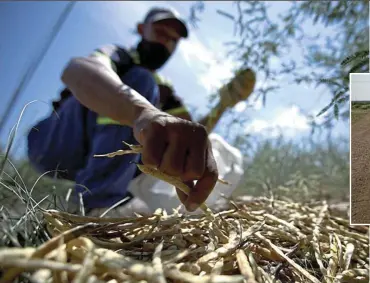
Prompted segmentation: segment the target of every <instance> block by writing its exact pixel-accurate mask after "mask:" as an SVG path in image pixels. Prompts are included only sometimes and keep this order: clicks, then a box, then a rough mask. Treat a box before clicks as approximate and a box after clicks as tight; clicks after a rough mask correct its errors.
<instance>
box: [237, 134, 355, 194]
mask: <svg viewBox="0 0 370 283" xmlns="http://www.w3.org/2000/svg"><path fill="white" fill-rule="evenodd" d="M257 144H258V146H257V148H256V149H255V150H254V152H253V153H252V154H251V156H250V160H249V161H246V164H245V174H244V177H243V181H242V182H241V184H240V186H239V187H238V188H237V190H236V191H235V195H252V196H261V195H265V196H269V195H270V194H271V193H272V194H273V195H274V196H275V197H277V198H284V197H289V198H291V199H293V200H295V201H311V200H312V201H314V200H323V199H328V200H330V199H336V200H338V199H339V200H340V199H342V200H348V194H349V149H348V141H347V140H341V139H336V140H331V139H330V138H329V139H327V140H326V141H325V142H322V141H321V142H317V141H316V142H315V141H313V140H312V139H308V138H306V139H302V140H301V142H300V143H295V142H292V141H289V140H287V139H285V138H283V137H280V138H278V139H266V140H260V141H259V143H257Z"/></svg>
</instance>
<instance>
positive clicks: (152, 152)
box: [133, 108, 218, 211]
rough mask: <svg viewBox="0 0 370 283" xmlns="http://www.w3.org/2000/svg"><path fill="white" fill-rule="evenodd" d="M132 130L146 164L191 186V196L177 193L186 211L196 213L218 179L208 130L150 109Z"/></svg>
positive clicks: (140, 116) (143, 112) (137, 120)
mask: <svg viewBox="0 0 370 283" xmlns="http://www.w3.org/2000/svg"><path fill="white" fill-rule="evenodd" d="M133 128H134V135H135V138H136V140H137V141H138V142H139V143H140V144H141V145H142V146H143V152H142V160H143V163H144V164H145V165H147V166H152V167H154V168H157V169H158V170H160V171H161V172H163V173H166V174H168V175H171V176H174V177H179V178H181V179H182V180H183V181H184V182H185V183H186V184H187V185H189V186H190V187H192V191H191V194H190V195H189V196H186V195H185V194H184V193H183V192H181V191H180V190H178V189H177V194H178V196H179V199H180V201H181V202H182V203H183V204H184V205H185V207H186V209H187V210H189V211H194V210H196V209H197V208H198V207H199V205H200V204H202V203H203V202H205V201H206V199H207V198H208V196H209V195H210V193H211V192H212V190H213V188H214V186H215V184H216V182H217V179H218V171H217V164H216V161H215V159H214V157H213V153H212V148H211V144H210V141H209V139H208V133H207V131H206V129H205V127H204V126H202V125H200V124H198V123H193V122H190V121H186V120H183V119H180V118H176V117H174V116H171V115H169V114H166V113H164V112H161V111H159V110H157V109H153V108H149V109H145V110H143V111H142V112H141V114H140V115H139V117H138V118H137V119H136V120H135V122H134V127H133ZM195 180H197V183H196V184H195V185H193V184H194V182H193V181H195Z"/></svg>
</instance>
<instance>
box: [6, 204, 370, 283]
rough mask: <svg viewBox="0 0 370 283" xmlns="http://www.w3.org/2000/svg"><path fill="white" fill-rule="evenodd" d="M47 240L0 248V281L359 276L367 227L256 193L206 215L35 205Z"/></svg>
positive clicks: (363, 274) (365, 262)
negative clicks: (87, 211) (101, 213)
mask: <svg viewBox="0 0 370 283" xmlns="http://www.w3.org/2000/svg"><path fill="white" fill-rule="evenodd" d="M43 214H44V218H45V222H46V225H47V229H48V231H49V233H51V234H52V235H53V238H52V239H51V240H50V241H48V242H46V243H44V244H43V245H42V246H40V247H38V248H25V249H19V248H13V249H12V248H7V249H1V250H0V266H1V267H2V269H4V273H3V277H2V278H1V280H0V282H12V281H13V280H14V278H17V277H19V276H20V274H21V273H24V272H29V273H30V274H31V275H30V277H31V279H33V282H110V283H113V282H141V283H144V282H160V283H162V282H220V283H228V282H247V283H252V282H271V283H272V282H315V283H316V282H364V283H365V282H369V275H368V269H369V239H368V227H364V226H352V227H351V226H350V225H349V222H348V221H347V220H345V219H343V218H340V217H336V216H333V215H332V214H331V211H330V209H329V208H328V206H327V205H326V204H325V203H324V204H320V205H311V206H305V205H300V204H297V203H292V202H285V201H279V200H275V201H271V200H269V199H265V198H260V199H254V200H250V201H248V202H245V201H244V202H240V201H238V202H237V203H236V204H230V207H228V208H226V209H222V210H221V211H220V212H217V213H215V214H214V218H213V219H211V218H210V217H208V216H207V215H184V214H180V213H179V212H178V211H177V210H174V211H173V213H171V214H167V213H166V211H161V210H158V211H157V212H156V213H154V214H153V215H151V216H137V217H135V218H115V219H113V218H92V217H81V216H76V215H71V214H67V213H63V212H60V211H54V210H49V211H44V213H43Z"/></svg>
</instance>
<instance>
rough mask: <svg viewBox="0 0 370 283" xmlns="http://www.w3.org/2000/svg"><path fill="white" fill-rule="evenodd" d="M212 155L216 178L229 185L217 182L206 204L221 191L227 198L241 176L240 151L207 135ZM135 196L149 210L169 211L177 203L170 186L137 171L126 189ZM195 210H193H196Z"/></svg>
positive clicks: (241, 159) (218, 196) (217, 138)
mask: <svg viewBox="0 0 370 283" xmlns="http://www.w3.org/2000/svg"><path fill="white" fill-rule="evenodd" d="M209 139H210V141H211V144H212V150H213V155H214V157H215V159H216V162H217V168H218V171H219V178H222V179H224V180H226V181H228V182H229V183H231V185H224V184H221V183H220V182H218V183H217V184H216V186H215V188H214V189H213V191H212V193H211V194H210V196H209V197H208V199H207V200H206V204H207V205H208V206H210V207H212V206H213V205H214V204H215V203H216V202H217V201H218V200H219V199H220V196H221V194H223V195H224V196H225V197H229V196H230V195H231V194H232V192H233V191H234V190H235V188H236V187H237V185H238V184H239V182H240V180H241V177H242V176H243V173H244V170H243V157H242V154H241V152H240V151H239V150H238V149H237V148H235V147H232V146H231V145H229V144H228V143H227V142H226V141H225V140H224V139H223V138H222V137H221V136H219V135H217V134H210V135H209ZM128 190H129V191H130V192H131V193H132V194H133V195H134V196H135V197H137V198H139V199H141V200H142V201H144V202H145V203H146V205H147V206H148V207H149V209H150V210H151V211H152V212H154V211H155V210H156V209H157V208H163V209H165V210H166V211H168V212H169V213H171V212H172V209H174V208H177V207H179V206H180V204H181V203H180V201H179V199H178V197H177V194H176V189H175V187H174V186H172V185H170V184H168V183H167V182H164V181H162V180H159V179H157V178H155V177H152V176H150V175H146V174H141V175H140V176H138V177H137V178H136V179H134V180H133V181H132V182H131V183H130V186H129V189H128ZM199 212H200V210H199V209H198V210H197V211H195V213H199Z"/></svg>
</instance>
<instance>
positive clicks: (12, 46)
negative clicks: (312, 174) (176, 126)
mask: <svg viewBox="0 0 370 283" xmlns="http://www.w3.org/2000/svg"><path fill="white" fill-rule="evenodd" d="M153 3H154V2H141V1H140V2H133V1H132V2H130V1H125V2H119V1H115V2H108V1H107V2H78V3H77V4H76V5H75V7H74V9H73V11H72V12H71V14H70V16H69V18H68V20H67V22H66V23H65V24H64V25H63V27H62V30H61V31H60V33H59V35H58V37H57V38H56V40H55V41H54V43H53V44H52V46H51V48H50V49H49V50H48V52H47V54H46V56H45V58H44V60H43V61H42V62H41V65H40V66H39V68H38V69H37V71H36V73H35V74H34V76H33V78H32V80H31V82H30V83H29V85H28V86H27V88H26V89H25V90H24V91H23V92H22V94H21V97H20V99H19V100H18V102H17V105H16V107H15V108H14V109H13V112H12V115H11V117H10V119H9V122H8V123H7V125H6V128H5V129H4V131H3V134H2V135H1V136H0V143H1V144H2V145H4V144H6V142H7V139H8V135H9V132H10V129H11V128H12V126H14V124H15V123H16V121H17V119H18V116H19V114H20V112H21V109H22V108H23V107H24V105H26V104H27V103H28V102H30V101H32V100H40V101H44V102H47V103H49V104H47V103H42V102H36V103H33V104H32V105H31V106H29V107H28V108H27V110H26V112H25V115H24V116H23V119H22V121H21V125H20V128H19V131H18V134H17V143H16V144H17V146H19V148H17V149H16V150H13V153H17V154H18V155H22V154H24V152H25V149H26V147H25V135H26V133H27V131H28V129H29V127H30V126H32V125H33V124H34V123H36V122H37V121H38V120H40V119H42V118H43V117H45V116H46V115H48V114H50V111H51V107H50V102H51V101H52V100H54V99H55V98H57V96H58V91H59V90H60V89H61V88H62V87H63V86H62V83H61V81H60V74H61V71H62V69H63V67H64V66H65V64H66V63H67V62H68V60H69V59H70V58H71V57H72V56H83V55H88V54H89V53H90V52H91V51H92V50H94V49H95V48H97V47H99V46H101V45H104V44H107V43H120V44H123V45H126V46H130V45H132V44H136V43H137V41H138V38H137V36H136V35H134V34H133V29H134V28H135V25H136V23H137V22H138V21H140V20H141V19H142V18H143V17H144V15H145V13H146V12H147V11H148V9H149V8H150V7H151V6H152V5H153ZM155 3H156V4H155V5H156V6H172V7H174V8H175V9H176V10H178V11H179V12H180V13H181V14H182V15H184V17H188V15H189V9H190V6H191V4H192V3H193V2H187V1H183V2H180V1H179V2H177V1H158V2H155ZM66 5H67V2H46V1H45V2H44V1H40V2H1V3H0V34H1V43H0V62H1V64H0V88H1V93H2V101H3V103H2V104H0V114H1V113H2V112H3V111H4V108H5V105H6V104H7V103H8V101H9V99H10V95H11V94H12V92H13V91H14V90H15V88H16V85H17V83H18V82H19V80H20V78H21V77H22V75H23V73H24V72H25V70H26V68H27V67H28V65H29V64H30V62H31V60H32V58H33V57H34V56H35V54H37V52H38V51H39V48H40V47H41V46H42V45H43V44H44V42H45V40H46V36H47V35H48V33H49V32H50V30H51V28H52V26H53V25H54V23H55V21H56V20H57V18H58V16H59V15H60V14H61V12H62V10H63V8H64V7H65V6H66ZM205 5H206V7H205V8H206V9H205V12H204V13H203V14H202V15H201V19H202V21H201V22H200V23H199V25H198V28H197V29H194V28H192V27H190V29H191V35H190V38H189V39H188V40H186V41H183V42H182V43H181V44H180V46H179V48H178V50H177V51H176V54H175V55H174V57H173V58H172V59H171V60H170V61H169V62H168V64H167V65H166V66H165V67H164V68H163V69H162V70H161V71H160V73H162V74H163V75H165V76H166V77H168V78H169V79H171V80H172V82H173V84H174V86H175V88H176V90H177V93H178V95H179V96H181V97H182V98H183V99H184V102H185V103H186V104H187V105H189V106H196V107H197V110H198V111H199V112H200V113H202V114H203V113H206V112H207V104H208V100H207V98H208V96H209V94H210V93H211V92H212V90H214V89H215V88H217V87H218V86H219V85H220V84H221V83H222V82H224V81H225V80H227V79H229V78H230V77H231V76H232V68H233V67H234V66H235V62H233V61H231V59H228V58H226V57H225V53H226V50H227V49H226V48H225V46H224V45H223V43H224V42H227V41H231V40H236V38H234V37H233V23H232V22H231V21H230V20H228V19H226V18H224V17H222V16H220V15H218V14H217V13H216V10H217V9H222V10H224V11H227V12H229V13H231V14H233V12H234V11H235V10H236V7H235V6H234V5H233V4H232V2H229V1H220V2H219V1H217V2H208V1H207V2H206V4H205ZM271 6H272V8H271V9H270V12H271V13H272V15H275V16H276V15H277V14H278V12H281V11H283V10H284V9H286V8H287V7H288V6H289V2H275V3H272V4H271ZM319 28H320V27H317V26H316V27H312V26H311V25H307V26H305V27H304V29H305V30H306V31H310V30H312V32H314V31H317V30H318V29H319ZM321 30H322V33H323V34H324V35H325V34H330V29H323V28H322V29H321ZM289 55H290V56H292V58H298V60H299V58H302V57H303V54H302V53H301V51H300V49H298V48H295V49H293V51H292V52H291V53H290V54H289ZM274 60H275V61H274V62H275V63H277V64H278V63H280V62H279V60H280V59H278V58H275V59H274ZM257 72H258V70H257ZM257 74H258V73H257ZM262 83H268V82H260V81H259V82H258V84H262ZM281 83H282V88H281V90H279V91H276V92H275V93H274V94H273V95H270V96H268V97H267V105H266V107H265V108H262V107H261V103H260V102H259V101H257V102H253V109H249V108H248V109H246V107H245V106H246V103H245V102H243V103H239V104H238V105H237V106H236V107H235V109H234V111H237V112H239V113H240V115H248V117H250V119H249V122H248V123H247V124H243V125H240V131H242V132H248V133H252V134H255V135H265V136H271V135H274V133H276V131H275V130H274V129H277V128H279V127H284V128H285V131H284V132H285V135H287V136H288V137H300V136H302V135H305V134H307V133H308V132H309V128H308V124H307V119H306V118H305V117H304V115H302V113H301V110H302V111H304V112H305V113H317V112H318V111H319V110H320V109H321V108H322V107H323V106H325V105H326V104H327V103H328V102H329V100H330V92H329V91H328V90H326V89H324V88H321V89H315V88H310V87H308V86H297V85H292V84H289V83H288V82H286V81H282V82H281ZM251 101H253V96H252V97H251V99H250V101H248V103H251ZM335 134H336V135H345V136H348V125H347V124H343V123H339V124H338V125H337V127H336V128H335Z"/></svg>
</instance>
